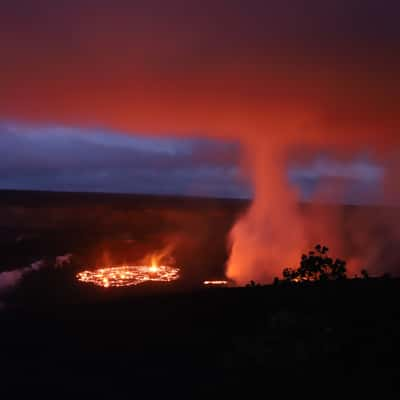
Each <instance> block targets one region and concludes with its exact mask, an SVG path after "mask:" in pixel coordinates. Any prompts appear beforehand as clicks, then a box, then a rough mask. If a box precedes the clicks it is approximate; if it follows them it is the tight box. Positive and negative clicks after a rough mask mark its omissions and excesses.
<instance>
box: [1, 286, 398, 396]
mask: <svg viewBox="0 0 400 400" xmlns="http://www.w3.org/2000/svg"><path fill="white" fill-rule="evenodd" d="M153 289H154V290H155V291H157V289H156V288H153ZM399 289H400V282H399V281H398V280H384V279H380V280H375V279H373V280H366V281H362V280H352V281H347V282H339V283H334V284H324V285H321V286H313V287H292V288H283V287H272V286H267V287H260V288H226V289H203V290H198V291H191V292H176V291H174V292H168V290H167V289H163V291H164V293H162V292H160V291H158V293H155V292H153V293H152V294H151V295H149V292H147V293H146V294H144V293H142V294H137V293H135V294H134V295H128V294H126V295H125V296H119V297H118V298H115V297H114V298H112V296H111V295H109V296H108V298H103V299H102V300H100V299H96V300H94V298H92V299H88V298H86V299H85V300H82V299H81V300H80V301H79V302H78V301H77V302H75V303H73V302H70V303H69V304H61V303H58V304H56V303H52V302H51V301H48V302H46V303H45V302H42V301H37V302H33V301H32V302H30V304H29V306H27V305H25V306H21V305H19V306H18V307H17V305H16V304H15V303H14V306H13V307H12V308H8V309H5V310H3V312H2V313H1V314H0V324H1V330H0V340H1V343H2V351H1V368H2V373H1V377H2V384H1V387H2V391H9V392H10V391H11V392H13V391H14V390H15V391H16V392H20V391H22V392H25V393H27V394H29V393H44V392H46V393H50V394H51V393H54V395H55V396H56V395H57V393H61V394H69V395H70V396H72V395H76V394H80V395H82V394H83V393H86V394H91V395H93V396H101V395H104V394H108V395H110V396H112V398H115V397H118V396H122V397H123V396H125V395H126V396H128V397H124V398H143V396H145V395H147V396H150V397H152V395H156V394H161V395H163V396H164V397H167V398H176V397H180V396H183V397H185V398H192V397H194V396H195V395H196V394H197V395H199V394H202V395H204V396H206V395H207V396H209V395H210V394H213V393H216V392H220V393H222V394H228V393H232V394H235V393H243V394H247V395H250V394H255V393H256V391H260V390H261V392H260V393H265V396H264V397H266V396H267V394H268V393H269V394H271V393H273V392H272V391H275V390H276V391H278V392H280V393H281V394H282V395H283V394H286V393H290V392H292V393H297V394H300V393H309V394H310V395H311V394H315V395H318V394H319V395H321V396H322V395H323V396H326V395H328V394H331V393H334V392H342V393H343V391H344V392H345V393H346V394H350V393H354V394H358V395H361V394H362V395H365V394H370V393H376V394H381V395H383V394H385V395H387V394H389V393H396V392H397V391H398V385H399V383H398V382H399V380H398V379H399V378H400V369H399V364H398V363H399V356H400V341H399V338H400V312H399V306H398V304H399V300H398V299H399ZM42 298H43V296H42ZM139 393H143V394H142V395H139ZM35 398H36V397H35Z"/></svg>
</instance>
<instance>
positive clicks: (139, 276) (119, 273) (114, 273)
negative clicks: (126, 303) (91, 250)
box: [76, 264, 179, 288]
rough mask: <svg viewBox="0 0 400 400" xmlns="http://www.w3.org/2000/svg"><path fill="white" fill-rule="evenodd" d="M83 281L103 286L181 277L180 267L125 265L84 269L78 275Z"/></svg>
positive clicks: (121, 285) (165, 280)
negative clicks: (90, 269) (91, 269)
mask: <svg viewBox="0 0 400 400" xmlns="http://www.w3.org/2000/svg"><path fill="white" fill-rule="evenodd" d="M76 278H77V279H78V280H79V281H81V282H86V283H93V284H95V285H97V286H102V287H105V288H107V287H123V286H134V285H139V284H141V283H145V282H171V281H175V280H177V279H178V278H179V268H176V267H169V266H165V265H159V266H158V265H155V264H153V265H151V266H147V265H132V266H131V265H123V266H117V267H108V268H99V269H96V270H94V271H82V272H79V273H78V274H77V275H76Z"/></svg>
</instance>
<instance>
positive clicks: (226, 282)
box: [203, 281, 228, 286]
mask: <svg viewBox="0 0 400 400" xmlns="http://www.w3.org/2000/svg"><path fill="white" fill-rule="evenodd" d="M227 284H228V281H204V282H203V285H213V286H224V285H227Z"/></svg>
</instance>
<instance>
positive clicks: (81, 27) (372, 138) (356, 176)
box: [0, 0, 400, 203]
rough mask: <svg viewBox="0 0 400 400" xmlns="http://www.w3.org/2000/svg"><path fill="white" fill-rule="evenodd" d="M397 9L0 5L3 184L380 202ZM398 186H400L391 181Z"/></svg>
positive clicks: (397, 63)
mask: <svg viewBox="0 0 400 400" xmlns="http://www.w3.org/2000/svg"><path fill="white" fill-rule="evenodd" d="M399 16H400V5H399V3H398V2H397V1H392V0H385V1H380V2H379V1H372V0H365V1H363V2H360V1H356V0H349V1H338V0H335V1H333V0H327V1H316V0H309V1H289V0H280V1H257V0H256V1H235V0H230V1H227V0H214V1H208V0H203V1H177V0H171V1H168V2H166V1H162V0H147V1H122V0H115V1H105V0H98V1H96V2H92V1H85V0H83V1H61V0H43V1H40V2H37V1H33V0H31V1H29V0H25V1H24V0H21V1H15V0H14V1H11V0H10V1H8V0H4V1H2V2H1V5H0V26H1V34H0V48H1V51H2V54H1V59H0V72H1V73H0V87H1V93H0V188H5V189H9V188H13V189H14V188H15V189H50V190H69V191H70V190H72V191H102V192H138V193H160V194H165V193H168V194H172V193H173V194H175V193H176V194H185V195H202V196H222V197H248V196H251V194H252V187H251V183H250V181H249V179H248V176H247V173H246V168H241V167H242V166H243V165H242V161H240V160H241V157H240V155H241V148H242V145H243V144H248V143H252V144H253V143H256V144H257V143H258V142H259V141H262V143H265V142H266V143H267V144H268V145H270V146H271V148H280V147H282V146H284V147H285V149H287V151H286V154H290V157H289V156H288V162H287V168H286V173H287V176H288V178H289V180H290V181H291V182H292V183H294V184H295V185H296V186H297V187H298V188H299V189H300V192H301V195H302V198H304V199H310V198H319V199H325V198H328V199H330V200H332V199H333V200H334V201H336V200H337V201H341V202H350V203H354V202H355V203H358V202H382V201H383V197H384V195H383V194H382V187H383V186H384V185H383V181H384V177H385V168H386V167H387V166H388V165H390V166H393V165H397V162H396V159H397V153H398V145H399V142H400V137H399V136H400V135H399V129H400V118H399V115H400V113H399V108H400V95H399V93H400V76H399V75H400V73H399V71H400V51H399V50H400V25H399V23H398V21H399ZM396 177H397V175H396Z"/></svg>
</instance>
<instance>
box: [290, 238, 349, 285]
mask: <svg viewBox="0 0 400 400" xmlns="http://www.w3.org/2000/svg"><path fill="white" fill-rule="evenodd" d="M328 251H329V249H328V248H327V247H326V246H321V245H320V244H318V245H316V246H315V250H314V251H309V252H308V255H306V254H303V255H302V257H301V261H300V266H299V268H297V269H295V270H294V269H292V268H285V269H284V270H283V277H284V279H285V280H286V281H290V282H310V281H312V282H314V281H326V280H337V279H345V278H346V262H345V261H343V260H340V259H338V258H337V259H336V260H335V261H333V259H332V258H330V257H328Z"/></svg>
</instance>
